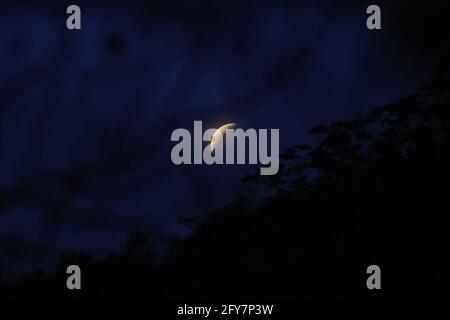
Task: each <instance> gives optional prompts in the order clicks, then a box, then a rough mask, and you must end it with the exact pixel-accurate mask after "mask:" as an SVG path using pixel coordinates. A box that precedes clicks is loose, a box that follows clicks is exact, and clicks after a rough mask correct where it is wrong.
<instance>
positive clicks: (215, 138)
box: [210, 123, 236, 150]
mask: <svg viewBox="0 0 450 320" xmlns="http://www.w3.org/2000/svg"><path fill="white" fill-rule="evenodd" d="M234 126H236V123H227V124H224V125H223V126H221V127H220V128H219V129H217V130H216V132H214V134H213V136H212V138H211V144H210V147H211V150H214V147H215V145H216V142H217V141H218V139H220V138H222V135H224V134H225V131H226V130H227V129H231V128H233V127H234Z"/></svg>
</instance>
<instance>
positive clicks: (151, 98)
mask: <svg viewBox="0 0 450 320" xmlns="http://www.w3.org/2000/svg"><path fill="white" fill-rule="evenodd" d="M432 3H433V2H429V1H427V5H426V6H425V5H422V4H418V5H412V4H411V3H410V2H406V1H398V2H396V4H395V5H394V4H390V3H389V2H388V1H378V4H379V5H380V6H381V8H382V30H380V31H369V30H367V28H366V18H367V15H366V13H365V10H366V8H367V6H368V5H369V4H371V3H368V2H365V1H349V2H347V3H346V4H345V5H344V4H340V3H338V2H337V1H320V2H316V1H262V0H259V1H245V3H244V1H192V2H190V1H187V0H177V1H159V0H158V1H148V2H147V3H146V2H144V1H77V2H76V4H78V5H79V6H80V7H81V9H82V30H81V31H69V30H67V29H66V26H65V21H66V18H67V15H66V13H65V9H66V7H67V6H68V5H69V4H72V3H68V2H67V3H66V2H65V1H40V2H39V3H37V2H32V1H16V2H11V3H10V4H3V3H2V4H1V10H0V70H1V73H0V114H1V117H0V199H1V201H2V203H3V204H4V205H3V206H2V207H1V211H0V238H1V241H0V250H8V247H11V246H14V247H15V248H16V249H15V252H18V254H20V255H22V256H23V257H24V258H26V259H30V260H31V261H33V262H34V263H37V264H39V263H42V262H43V261H45V260H46V259H48V258H49V257H51V256H53V255H55V254H59V253H61V252H65V251H72V250H82V251H84V252H88V253H91V254H98V255H101V254H104V253H106V252H109V251H111V250H115V249H116V248H118V247H119V246H121V245H122V243H123V241H124V239H125V236H126V234H127V232H129V231H130V230H136V229H139V230H143V231H146V232H148V233H150V234H153V235H154V236H155V237H156V239H158V240H157V241H163V240H164V238H165V237H167V236H169V235H181V234H184V229H183V228H182V227H180V226H179V225H177V218H179V217H182V216H189V215H194V214H203V213H205V212H207V211H208V210H210V209H213V208H217V207H220V206H222V205H224V204H226V203H228V202H229V201H231V200H232V199H234V198H235V197H236V196H237V195H238V194H240V193H241V192H248V189H249V188H250V186H245V185H242V183H241V178H242V177H243V176H244V175H245V174H248V173H255V172H256V171H257V170H258V169H259V166H175V165H173V164H172V162H171V160H170V150H171V148H172V146H173V143H172V142H171V141H170V135H171V132H172V131H173V130H174V129H176V128H187V129H188V130H192V128H193V121H194V120H202V121H203V123H204V126H205V127H211V128H213V127H218V126H220V125H222V124H224V123H228V122H236V123H238V124H239V125H240V126H241V127H242V128H268V129H270V128H278V129H280V148H281V150H285V149H286V148H288V147H290V146H292V145H295V144H299V143H307V142H314V141H313V140H312V137H311V136H310V135H308V133H307V132H308V129H310V128H311V127H312V126H314V125H316V124H321V123H324V124H327V123H330V122H332V121H336V120H348V119H352V118H355V117H358V116H361V115H364V114H365V113H367V112H368V111H370V110H372V109H373V108H375V107H377V106H380V105H383V104H385V103H389V102H394V101H397V100H398V99H399V98H401V97H403V96H406V95H408V94H410V93H411V92H413V91H414V90H415V89H416V88H418V87H420V86H422V85H424V84H427V83H428V82H430V81H431V80H432V79H433V78H434V77H436V76H437V75H438V74H439V72H442V70H443V69H442V59H443V57H445V56H446V55H447V54H448V52H445V51H443V50H442V46H443V44H444V43H445V42H446V41H448V38H447V39H446V38H445V37H444V36H442V34H443V33H445V32H443V29H442V28H443V26H444V20H445V19H444V17H445V16H444V15H443V14H444V13H443V10H442V9H440V8H441V7H439V5H438V4H436V5H435V4H434V3H433V4H432ZM5 203H6V205H5Z"/></svg>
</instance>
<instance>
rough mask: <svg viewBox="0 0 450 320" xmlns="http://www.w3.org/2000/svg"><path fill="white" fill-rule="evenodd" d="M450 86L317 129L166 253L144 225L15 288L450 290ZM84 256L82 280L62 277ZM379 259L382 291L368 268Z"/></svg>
mask: <svg viewBox="0 0 450 320" xmlns="http://www.w3.org/2000/svg"><path fill="white" fill-rule="evenodd" d="M449 88H450V86H449V83H448V82H447V81H441V82H437V83H434V84H432V85H430V86H428V87H425V88H422V89H420V90H419V91H418V92H417V93H415V94H414V95H412V96H410V97H408V98H405V99H401V100H400V101H398V102H397V103H395V104H391V105H387V106H384V107H381V108H378V109H375V110H374V111H373V112H371V113H370V114H368V115H367V116H365V117H362V118H359V119H356V120H354V121H350V122H337V123H333V124H331V125H320V126H316V127H314V128H313V129H311V133H312V134H314V135H316V136H317V137H318V138H319V141H320V142H319V143H318V144H317V145H298V146H295V147H293V148H292V149H290V150H288V151H287V152H286V153H285V154H284V155H283V166H282V168H281V169H280V172H279V174H278V175H277V176H275V177H270V178H266V177H261V176H255V177H246V178H245V179H244V180H245V182H247V183H255V184H256V185H264V186H267V185H268V186H270V187H271V188H273V190H274V194H273V196H270V197H268V198H267V199H265V200H264V201H263V202H262V203H261V204H258V205H257V206H256V209H255V204H254V203H252V202H251V201H250V200H248V199H245V198H242V199H240V200H239V201H237V202H235V203H233V204H230V205H229V206H226V207H224V208H221V209H218V210H216V211H214V212H211V213H209V214H207V215H199V216H196V217H189V218H185V219H183V223H184V224H185V225H187V226H189V227H190V228H191V229H192V234H191V236H190V237H188V238H187V239H173V240H172V242H171V246H170V248H171V249H170V253H169V254H168V255H167V256H166V257H163V259H162V261H160V260H159V259H158V257H156V256H155V253H154V252H153V251H152V250H151V249H150V248H149V247H150V246H149V245H148V244H147V243H146V238H145V236H144V235H142V234H140V233H132V234H131V235H130V238H129V241H128V243H127V245H126V246H125V247H124V248H123V251H122V252H119V253H116V254H111V255H110V256H108V257H107V258H105V259H102V260H99V261H95V260H92V259H91V258H90V257H88V256H83V255H77V256H71V255H67V256H65V257H64V258H63V259H62V260H61V262H60V265H59V267H58V268H57V269H56V270H57V272H56V273H55V275H51V274H50V275H46V274H44V273H42V272H38V271H36V272H34V273H32V274H29V275H27V276H26V277H25V278H23V280H22V281H21V282H20V283H17V284H16V285H15V286H14V287H13V288H8V289H7V290H6V289H4V293H6V296H8V297H18V296H20V297H22V296H37V297H45V296H64V297H72V296H74V297H77V296H80V297H105V296H109V297H146V298H195V297H202V298H216V297H230V298H286V299H294V298H347V297H353V298H377V297H380V298H408V297H449V290H450V289H449V288H450V276H449V274H448V270H449V269H450V256H449V254H448V253H449V252H450V250H449V249H450V248H449V244H450V241H449V240H450V239H449V238H450V234H449V232H448V228H449V223H448V222H449V219H448V215H449V212H450V201H449V198H448V190H449V188H448V184H449V181H450V170H449V163H450V99H449V98H450V90H449ZM68 264H79V265H80V266H81V268H82V270H83V271H82V272H83V290H82V291H81V292H69V291H68V290H67V289H65V279H66V274H65V267H66V266H67V265H68ZM371 264H376V265H379V266H380V267H381V270H382V288H383V289H382V290H381V292H370V291H368V290H367V288H366V285H365V281H366V278H367V275H366V268H367V266H369V265H371Z"/></svg>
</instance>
